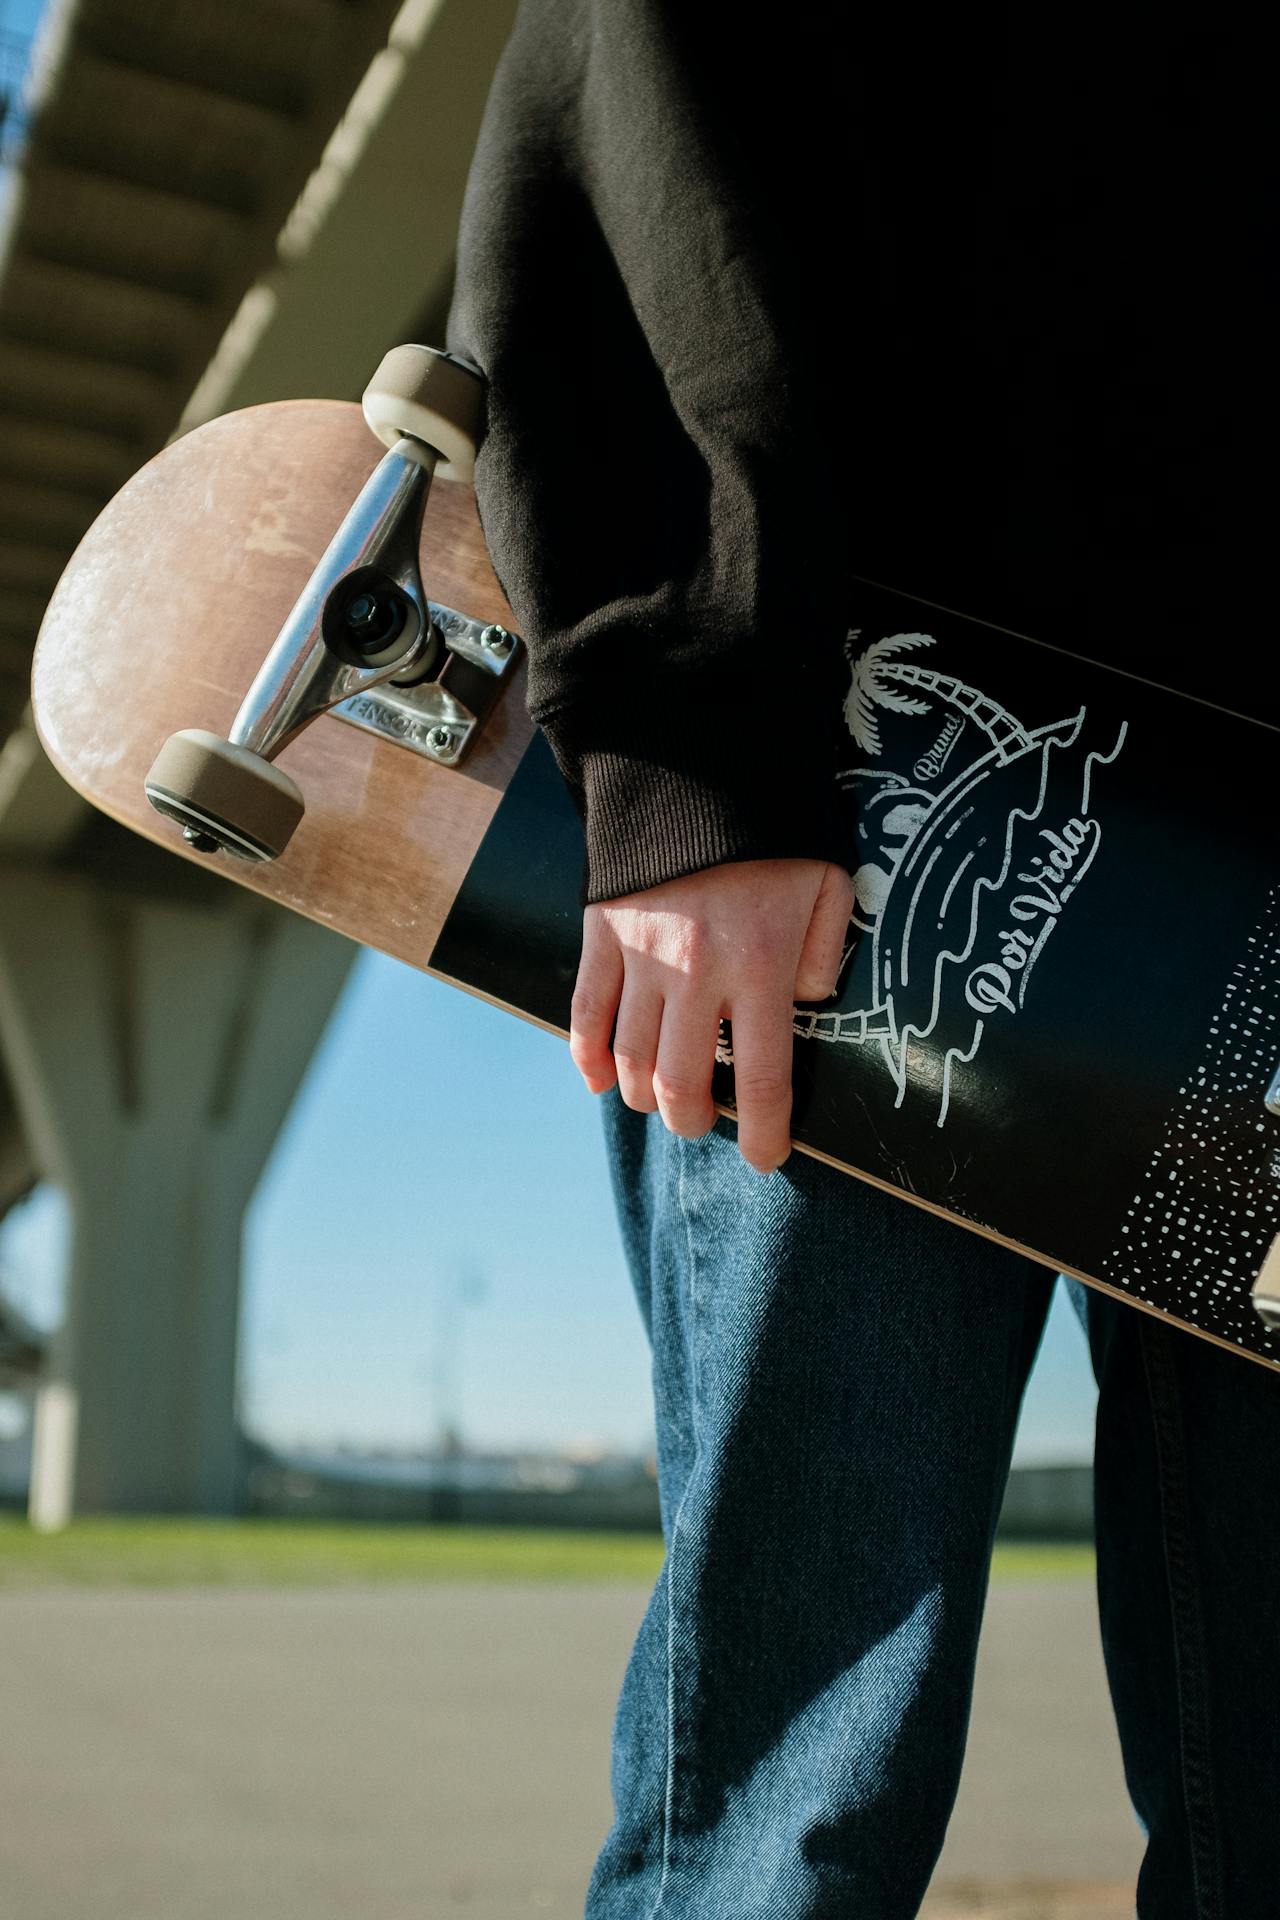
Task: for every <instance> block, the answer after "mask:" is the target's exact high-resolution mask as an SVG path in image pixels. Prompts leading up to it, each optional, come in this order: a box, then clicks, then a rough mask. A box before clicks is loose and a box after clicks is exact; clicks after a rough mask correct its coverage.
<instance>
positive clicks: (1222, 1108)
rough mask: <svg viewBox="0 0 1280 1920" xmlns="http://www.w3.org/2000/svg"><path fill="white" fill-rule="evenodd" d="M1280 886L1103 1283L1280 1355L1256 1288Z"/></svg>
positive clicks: (1278, 1051)
mask: <svg viewBox="0 0 1280 1920" xmlns="http://www.w3.org/2000/svg"><path fill="white" fill-rule="evenodd" d="M1278 935H1280V887H1277V888H1274V889H1273V890H1272V892H1271V894H1270V896H1269V898H1268V901H1267V906H1266V909H1265V911H1264V912H1263V915H1262V918H1261V920H1260V921H1259V923H1258V925H1257V926H1256V927H1255V928H1254V931H1253V932H1252V933H1251V934H1250V935H1249V938H1248V941H1247V943H1246V950H1245V955H1244V958H1243V959H1241V960H1240V961H1239V962H1238V963H1237V965H1236V966H1235V967H1233V969H1232V972H1231V978H1230V980H1229V981H1228V983H1227V986H1226V989H1225V991H1224V993H1223V997H1222V1004H1221V1006H1220V1007H1219V1008H1218V1011H1217V1013H1216V1014H1215V1015H1214V1017H1213V1020H1212V1022H1211V1024H1210V1027H1209V1034H1208V1038H1207V1039H1206V1041H1205V1045H1204V1050H1203V1052H1202V1054H1201V1057H1200V1060H1199V1063H1198V1064H1197V1066H1196V1067H1195V1068H1194V1069H1193V1070H1192V1072H1191V1073H1190V1074H1189V1075H1188V1077H1187V1080H1186V1082H1185V1084H1184V1085H1183V1086H1181V1087H1179V1089H1178V1095H1179V1098H1178V1102H1177V1104H1176V1106H1174V1107H1173V1109H1172V1110H1171V1112H1170V1114H1169V1118H1168V1120H1167V1121H1166V1123H1165V1130H1164V1135H1163V1138H1162V1139H1161V1142H1160V1145H1159V1146H1158V1147H1157V1148H1156V1151H1155V1153H1154V1154H1153V1155H1152V1159H1151V1165H1150V1166H1149V1167H1148V1169H1147V1171H1146V1173H1145V1174H1144V1175H1143V1181H1142V1187H1141V1189H1140V1191H1139V1192H1138V1193H1136V1194H1135V1195H1134V1197H1133V1202H1132V1204H1131V1205H1130V1207H1129V1210H1128V1213H1127V1214H1126V1216H1125V1223H1124V1225H1123V1226H1122V1227H1121V1229H1120V1239H1119V1241H1118V1242H1117V1244H1116V1245H1115V1246H1114V1247H1113V1248H1112V1249H1111V1251H1110V1253H1108V1255H1107V1256H1106V1258H1105V1259H1104V1261H1103V1263H1102V1269H1101V1272H1100V1273H1099V1275H1098V1278H1099V1279H1100V1280H1107V1281H1110V1282H1112V1283H1113V1284H1114V1285H1116V1286H1119V1287H1123V1288H1125V1290H1126V1291H1128V1292H1130V1293H1133V1294H1136V1295H1137V1297H1138V1298H1139V1299H1140V1300H1148V1299H1149V1300H1150V1301H1151V1303H1152V1305H1153V1306H1158V1307H1159V1308H1161V1310H1162V1311H1164V1312H1167V1313H1172V1314H1176V1315H1177V1316H1178V1318H1179V1319H1182V1320H1187V1321H1189V1322H1190V1323H1191V1324H1192V1325H1193V1326H1197V1327H1203V1328H1204V1329H1205V1331H1206V1332H1208V1333H1214V1334H1217V1335H1218V1337H1219V1338H1220V1339H1223V1340H1229V1341H1231V1342H1232V1343H1233V1345H1235V1346H1240V1347H1247V1348H1248V1349H1249V1350H1250V1351H1251V1352H1253V1353H1259V1354H1263V1355H1265V1356H1266V1357H1268V1358H1272V1359H1277V1360H1280V1334H1277V1333H1271V1332H1268V1330H1267V1328H1266V1327H1264V1326H1263V1324H1262V1322H1261V1320H1260V1319H1259V1318H1258V1316H1257V1314H1256V1313H1255V1311H1254V1308H1253V1304H1252V1302H1251V1300H1250V1298H1249V1289H1250V1288H1251V1286H1252V1285H1253V1282H1254V1280H1255V1279H1256V1278H1257V1274H1258V1269H1259V1268H1260V1267H1261V1265H1262V1262H1263V1260H1264V1258H1265V1257H1266V1253H1267V1250H1268V1248H1269V1247H1270V1245H1271V1242H1272V1240H1273V1239H1274V1238H1275V1235H1276V1231H1277V1228H1278V1227H1280V1119H1277V1118H1276V1117H1275V1116H1274V1115H1273V1114H1269V1113H1268V1112H1267V1110H1266V1108H1265V1106H1264V1105H1263V1099H1264V1096H1265V1094H1266V1091H1267V1087H1268V1085H1269V1084H1270V1081H1271V1079H1272V1076H1273V1075H1274V1073H1275V1070H1276V1067H1277V1064H1280V990H1278V989H1280V965H1278V962H1277V954H1278V951H1280V948H1278V941H1277V936H1278Z"/></svg>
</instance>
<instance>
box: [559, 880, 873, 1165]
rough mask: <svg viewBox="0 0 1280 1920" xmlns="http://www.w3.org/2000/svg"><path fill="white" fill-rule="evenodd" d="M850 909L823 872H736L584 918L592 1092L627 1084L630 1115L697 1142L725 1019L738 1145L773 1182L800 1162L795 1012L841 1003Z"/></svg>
mask: <svg viewBox="0 0 1280 1920" xmlns="http://www.w3.org/2000/svg"><path fill="white" fill-rule="evenodd" d="M852 909H853V882H852V881H851V879H850V878H849V875H848V874H847V873H846V872H845V870H844V868H843V867H837V866H834V865H832V864H831V863H830V862H829V861H826V860H732V861H728V862H726V863H725V864H723V865H721V866H717V867H707V868H704V869H703V870H702V871H701V872H699V873H690V874H686V875H684V876H683V877H682V878H681V879H679V880H669V881H666V882H664V883H663V885H661V886H657V887H647V888H645V890H644V891H643V892H641V893H630V894H624V895H623V896H622V897H621V898H620V899H617V900H606V901H602V902H600V903H599V904H598V905H596V906H591V907H587V908H586V909H585V911H584V914H583V922H582V959H581V961H580V962H579V966H578V979H577V985H576V987H575V989H574V995H573V1012H572V1016H571V1027H570V1035H569V1051H570V1053H571V1054H572V1056H573V1060H574V1064H575V1065H576V1066H577V1068H578V1070H579V1072H580V1073H581V1075H582V1077H583V1079H584V1080H585V1081H586V1083H587V1086H588V1087H589V1088H590V1089H591V1091H592V1093H604V1092H605V1091H606V1089H607V1088H609V1087H611V1086H612V1085H613V1084H614V1082H615V1080H616V1081H617V1082H618V1085H619V1088H620V1090H621V1093H622V1098H623V1100H624V1101H625V1102H626V1104H627V1105H628V1106H629V1107H632V1108H634V1109H635V1110H636V1111H637V1112H639V1113H661V1115H662V1118H663V1121H664V1122H665V1124H666V1125H667V1126H668V1127H669V1128H670V1129H671V1131H672V1132H673V1133H678V1134H682V1135H683V1136H684V1137H685V1138H686V1139H690V1140H693V1139H697V1138H698V1136H699V1135H700V1134H704V1133H706V1132H707V1131H708V1129H709V1128H710V1127H711V1126H712V1124H713V1123H714V1121H715V1117H716V1114H715V1107H714V1105H713V1103H712V1099H711V1072H712V1068H713V1066H714V1065H715V1049H716V1038H717V1034H718V1030H719V1022H720V1019H721V1016H722V1015H726V1016H727V1017H728V1018H729V1019H730V1020H731V1021H732V1022H733V1061H734V1086H735V1092H736V1096H737V1108H738V1146H739V1148H740V1150H741V1152H742V1155H743V1158H744V1159H746V1160H747V1161H749V1162H750V1164H751V1165H752V1166H753V1167H754V1168H755V1169H756V1171H757V1172H758V1173H771V1172H772V1171H773V1169H774V1168H775V1167H778V1166H781V1164H782V1162H783V1161H784V1160H785V1159H786V1157H787V1155H788V1153H789V1152H790V1151H791V1049H792V1008H793V1003H794V1002H795V1001H796V1000H821V999H823V998H825V996H826V995H827V994H829V993H830V992H832V991H833V989H834V987H835V983H836V975H837V972H838V971H839V966H840V959H841V955H842V954H843V951H844V942H845V935H846V932H847V930H848V925H849V915H850V913H851V912H852ZM615 1026H616V1031H615ZM611 1034H612V1035H613V1040H612V1045H610V1035H611Z"/></svg>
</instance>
